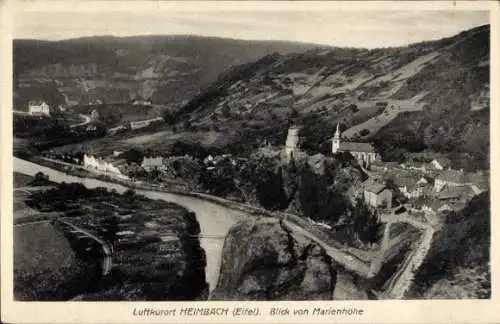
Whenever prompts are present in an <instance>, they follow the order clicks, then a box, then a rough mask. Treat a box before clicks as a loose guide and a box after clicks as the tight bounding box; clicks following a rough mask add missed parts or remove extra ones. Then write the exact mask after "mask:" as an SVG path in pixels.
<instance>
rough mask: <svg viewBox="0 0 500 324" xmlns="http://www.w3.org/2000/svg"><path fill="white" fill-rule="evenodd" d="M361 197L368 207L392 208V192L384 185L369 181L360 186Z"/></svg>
mask: <svg viewBox="0 0 500 324" xmlns="http://www.w3.org/2000/svg"><path fill="white" fill-rule="evenodd" d="M362 187H363V197H364V199H365V202H366V203H367V204H368V206H371V207H374V208H379V207H384V208H387V209H390V208H391V207H392V191H391V190H389V189H388V188H387V187H386V185H385V184H383V183H380V182H378V181H376V180H373V179H369V180H367V181H365V182H364V183H363V184H362Z"/></svg>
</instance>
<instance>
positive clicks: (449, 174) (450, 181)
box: [434, 170, 467, 192]
mask: <svg viewBox="0 0 500 324" xmlns="http://www.w3.org/2000/svg"><path fill="white" fill-rule="evenodd" d="M466 183H467V179H466V177H465V174H464V173H463V172H462V171H456V170H444V171H443V172H441V173H440V174H439V175H438V176H437V177H436V180H435V181H434V189H435V190H436V192H440V191H441V190H443V188H444V187H445V186H448V187H456V186H460V185H463V184H466Z"/></svg>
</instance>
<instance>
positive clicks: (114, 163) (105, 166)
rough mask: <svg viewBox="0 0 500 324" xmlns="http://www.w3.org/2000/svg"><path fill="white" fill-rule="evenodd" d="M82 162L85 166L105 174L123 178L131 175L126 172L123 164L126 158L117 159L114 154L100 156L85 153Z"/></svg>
mask: <svg viewBox="0 0 500 324" xmlns="http://www.w3.org/2000/svg"><path fill="white" fill-rule="evenodd" d="M82 164H83V166H84V167H85V168H88V169H91V170H93V171H97V172H99V173H102V174H105V175H112V176H116V177H118V178H121V179H129V177H128V176H127V175H125V174H124V172H123V168H122V166H123V165H124V164H125V160H123V159H117V158H116V157H114V156H111V157H107V158H99V157H97V156H94V155H90V154H84V155H83V163H82Z"/></svg>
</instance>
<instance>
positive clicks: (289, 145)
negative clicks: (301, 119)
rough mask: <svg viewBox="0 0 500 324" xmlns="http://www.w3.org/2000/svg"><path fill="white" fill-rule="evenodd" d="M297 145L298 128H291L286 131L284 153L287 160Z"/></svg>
mask: <svg viewBox="0 0 500 324" xmlns="http://www.w3.org/2000/svg"><path fill="white" fill-rule="evenodd" d="M298 143H299V128H298V127H297V126H292V127H290V129H288V135H287V137H286V144H285V153H286V156H287V157H288V158H290V157H291V156H292V153H293V151H294V150H295V149H296V148H297V144H298Z"/></svg>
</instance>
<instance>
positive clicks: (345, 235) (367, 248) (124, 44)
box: [14, 25, 491, 300]
mask: <svg viewBox="0 0 500 324" xmlns="http://www.w3.org/2000/svg"><path fill="white" fill-rule="evenodd" d="M194 40H196V41H194ZM207 44H210V45H207ZM248 44H249V43H247V42H243V41H234V40H226V39H211V38H207V39H205V38H196V37H195V38H191V37H180V36H179V37H174V36H172V37H159V36H158V37H146V36H144V37H137V38H135V37H131V38H113V37H111V38H106V37H104V38H102V37H101V38H99V37H98V38H84V39H75V40H68V41H63V42H45V43H44V42H38V41H26V40H24V41H19V42H17V43H16V42H15V43H14V45H15V46H14V47H15V49H14V50H15V58H16V59H15V62H14V63H15V76H16V87H15V89H14V103H15V107H16V110H18V111H25V112H24V113H22V114H19V113H18V115H17V116H16V120H15V124H14V136H15V141H14V152H15V155H16V156H17V158H16V161H15V170H16V168H18V171H19V172H22V173H28V174H30V175H34V174H35V171H37V170H42V169H43V170H45V171H44V172H47V174H50V175H51V177H50V180H52V181H56V180H54V178H57V179H58V180H57V181H56V182H64V181H67V180H70V181H71V182H78V183H82V184H83V185H84V186H85V187H87V189H85V190H90V188H96V187H100V186H103V187H106V188H108V189H115V190H118V192H120V193H121V192H126V190H127V189H131V188H133V189H134V190H135V191H134V192H133V193H134V194H133V195H132V197H133V199H132V198H131V197H129V195H130V192H128V194H126V193H124V194H116V193H114V192H113V191H111V193H110V192H108V191H107V192H106V193H104V192H102V193H98V194H95V195H93V194H90V193H88V194H89V195H90V196H89V197H91V198H89V201H88V204H90V205H92V208H91V209H92V210H97V212H96V211H92V212H88V213H87V212H85V213H86V215H87V216H81V215H80V216H78V217H72V218H71V222H72V224H77V225H75V226H80V225H82V224H87V225H88V224H89V222H90V223H92V222H94V223H95V222H97V223H99V222H98V219H95V216H96V213H97V214H99V210H100V209H101V207H102V206H101V202H102V201H103V200H106V199H107V200H113V199H116V204H117V206H118V205H119V208H118V207H117V208H118V209H120V208H121V209H123V208H125V209H126V214H130V215H132V216H131V217H132V218H134V217H139V218H140V219H138V220H137V222H135V223H134V222H132V223H134V224H129V222H128V221H118V224H119V225H120V226H122V227H124V228H125V227H126V231H125V232H128V231H131V232H132V233H135V234H133V235H136V236H137V237H139V238H143V236H145V237H147V238H148V239H150V238H151V237H154V238H155V239H157V237H163V236H169V237H170V236H172V237H177V239H179V240H181V242H180V243H179V244H181V245H182V248H179V247H178V246H177V247H176V249H177V250H179V249H180V250H182V251H183V252H182V251H181V252H182V253H184V254H183V258H184V259H183V260H184V261H186V260H191V259H192V260H191V261H186V264H184V263H183V267H181V268H182V269H177V268H175V267H174V266H173V265H172V264H170V265H169V266H165V265H164V264H162V263H161V262H159V261H158V263H154V266H155V267H156V266H157V267H158V269H160V270H161V271H164V270H165V271H166V272H165V273H163V272H162V273H163V275H165V278H167V277H168V279H165V278H163V277H161V275H159V276H156V277H154V278H153V279H154V280H156V281H154V280H153V279H152V280H153V282H156V283H158V284H159V283H160V282H162V280H167V281H168V282H171V280H172V276H173V275H172V274H171V273H170V272H172V273H174V272H175V271H177V272H175V273H176V275H177V276H180V274H179V273H180V272H182V271H185V272H182V275H184V274H185V275H186V276H185V277H183V279H182V280H185V282H186V284H187V282H188V281H189V280H190V279H189V278H190V276H191V275H193V273H194V272H200V273H201V271H203V272H204V274H205V276H206V282H207V283H208V287H209V288H206V289H205V288H203V287H202V288H200V291H196V292H194V291H193V294H192V295H189V296H188V295H182V293H181V292H179V290H178V289H179V287H177V286H175V284H172V287H173V288H172V290H171V291H169V290H168V289H167V288H168V287H170V286H168V287H167V288H165V289H164V290H162V291H158V290H155V289H156V288H155V287H153V286H154V285H149V286H148V285H144V286H143V279H144V278H143V279H138V280H137V282H132V283H130V282H129V281H127V278H128V277H129V276H130V277H132V278H135V276H138V277H141V276H142V275H141V274H140V273H139V272H140V271H139V270H137V271H138V272H137V273H135V272H134V271H132V270H131V269H130V268H128V267H129V266H130V267H132V266H131V265H132V264H134V262H135V261H130V262H129V261H127V260H126V259H127V258H130V260H139V261H137V262H139V263H140V262H142V263H141V264H142V265H144V267H146V264H147V263H148V262H146V261H144V260H149V259H148V258H150V257H153V258H154V256H158V255H160V254H161V253H159V252H158V251H159V250H158V251H156V250H154V249H160V250H161V248H162V247H161V246H162V245H161V244H163V243H160V244H159V245H158V244H156V243H158V242H156V241H154V242H153V243H151V242H149V241H148V242H149V243H151V244H153V245H152V246H149V245H146V246H142V245H140V244H139V245H140V246H138V247H133V248H132V249H129V250H127V249H128V248H123V249H124V250H123V251H121V252H118V251H115V252H114V255H117V254H118V255H120V258H122V259H120V260H121V261H120V262H122V264H119V265H118V267H117V268H115V270H116V269H118V270H117V271H118V272H119V273H122V272H123V271H125V272H126V275H124V277H120V278H121V279H120V278H118V279H116V278H115V277H113V278H112V279H110V280H111V283H106V284H105V286H100V287H101V288H99V289H101V290H103V291H104V290H106V289H108V288H109V287H111V288H109V291H107V292H106V293H105V295H106V296H108V297H107V298H111V299H113V298H120V299H125V300H134V298H140V299H144V300H150V299H158V300H162V298H163V299H166V300H169V298H172V299H176V298H181V299H182V298H184V299H186V300H190V299H193V298H194V299H207V298H211V299H214V300H281V299H287V298H289V299H292V300H314V299H318V300H323V299H337V300H342V299H408V298H428V296H438V295H439V294H441V295H440V296H443V295H444V296H445V298H446V296H448V297H449V296H454V294H455V295H456V294H458V293H453V292H452V291H450V292H449V294H448V291H446V289H447V288H443V287H446V286H445V285H446V284H450V283H449V282H448V281H447V280H462V279H457V278H462V277H463V273H469V272H474V273H476V272H477V277H478V278H481V285H480V286H479V285H473V286H474V287H473V288H472V289H473V290H474V291H473V292H472V293H471V295H473V296H476V297H477V298H489V296H490V294H491V291H490V290H488V289H491V287H489V288H488V287H486V286H487V282H488V280H489V268H488V267H487V266H485V263H487V262H489V261H488V260H489V256H486V253H483V252H481V253H477V254H474V256H473V257H472V256H471V259H473V260H477V261H478V263H479V265H478V266H477V267H474V266H472V265H471V263H472V262H471V261H467V264H462V263H460V262H459V261H457V260H455V259H453V257H452V256H451V254H453V253H454V252H453V251H455V250H456V248H457V246H458V245H459V244H461V242H466V241H469V240H471V241H473V242H474V244H477V245H478V249H479V250H480V251H483V250H484V248H485V245H486V244H487V243H486V242H485V241H484V240H478V239H477V236H478V235H479V234H478V233H479V230H478V226H483V227H486V226H489V191H490V171H489V111H490V107H489V100H487V99H489V82H490V81H489V68H490V66H489V63H488V62H489V26H488V25H485V26H480V27H476V28H474V29H471V30H467V31H464V32H461V33H459V34H457V35H455V36H452V37H449V38H444V39H441V40H436V41H427V42H421V43H415V44H410V45H408V46H402V47H394V48H378V49H364V48H338V47H322V46H312V45H310V44H301V43H280V42H255V43H251V46H250V45H248ZM246 48H252V50H251V51H248V52H247V51H246V50H245V49H246ZM202 49H203V50H202ZM28 50H34V51H39V53H40V59H37V60H34V61H31V60H30V56H29V55H27V54H26V53H27V52H28ZM16 51H17V52H16ZM77 52H78V53H77ZM81 53H87V54H88V55H87V56H85V55H82V54H81ZM195 53H196V55H194V54H195ZM187 54H189V55H191V56H189V55H187ZM34 100H37V102H38V100H41V102H42V103H40V104H38V103H36V104H35V103H34ZM44 104H45V105H46V106H49V107H50V112H48V113H47V112H45V110H43V109H42V108H39V107H43V106H44ZM40 114H41V115H43V116H40ZM57 116H59V117H57ZM22 159H25V160H22ZM28 161H31V162H28ZM34 163H36V164H34ZM23 168H27V169H29V171H26V170H24V171H23V170H22V169H23ZM71 185H75V184H71ZM85 187H83V188H85ZM80 189H81V188H80ZM81 190H83V189H81ZM85 190H83V191H82V192H87V191H85ZM92 190H99V189H92ZM92 190H90V191H92ZM90 191H89V192H90ZM47 192H48V193H51V192H52V193H53V191H50V190H48V191H45V193H44V194H45V195H47V194H48V193H47ZM92 192H93V191H92ZM19 194H21V193H19ZM136 194H137V196H136ZM40 195H42V194H40ZM142 195H144V196H142ZM35 196H36V195H35ZM94 196H95V197H94ZM99 196H101V197H99ZM92 197H93V198H92ZM24 198H26V197H24ZM24 198H23V199H24ZM80 198H81V197H80ZM94 198H95V199H94ZM20 199H21V198H20ZM30 199H33V198H30ZM68 199H69V198H68V197H63V198H61V197H56V198H54V197H52V196H51V197H49V198H47V199H46V200H47V201H49V202H54V203H56V202H59V203H60V202H61V201H62V202H63V205H64V204H66V201H67V200H68ZM72 199H73V198H72ZM82 199H83V198H82ZM158 199H159V200H162V201H163V202H161V203H160V202H159V201H158ZM134 201H135V202H136V203H137V202H139V201H140V202H142V203H144V205H145V206H149V204H151V205H152V206H157V207H158V206H160V207H162V208H164V210H167V211H168V212H169V213H170V212H172V213H173V214H176V215H177V214H179V213H180V214H182V215H184V216H182V217H180V218H179V219H177V218H176V221H178V222H181V223H182V225H178V224H173V223H169V222H167V221H166V220H165V219H164V218H165V217H164V216H162V215H160V214H161V213H160V211H158V210H156V209H155V208H156V207H155V208H152V209H148V208H149V207H148V208H146V207H144V208H146V209H147V210H142V207H140V206H139V205H137V204H136V205H134V204H133V202H134ZM78 202H79V203H81V204H83V201H82V200H80V201H78ZM94 203H95V204H94ZM22 204H23V202H22V201H19V204H18V205H19V206H21V205H22ZM56 205H57V204H56ZM132 205H133V206H132ZM96 206H97V207H96ZM472 206H476V207H478V208H477V210H479V212H474V211H473V207H472ZM52 207H54V206H52ZM160 207H158V208H160ZM30 208H31V209H30ZM30 208H21V209H19V210H16V213H18V214H22V213H26V215H27V216H26V217H31V216H30V215H32V214H36V211H34V209H33V208H32V207H30ZM65 208H66V207H65ZM181 211H182V212H181ZM188 211H193V212H194V214H190V212H188ZM80 212H81V211H80ZM147 212H149V214H148V215H147V216H146V213H147ZM85 213H84V214H85ZM106 215H107V214H106ZM106 215H105V216H106ZM110 215H111V214H110ZM110 215H107V216H109V217H111V216H110ZM468 216H470V217H469V218H468ZM44 217H49V216H44ZM93 217H94V218H93ZM52 218H55V219H63V218H64V219H66V218H68V217H67V215H66V216H61V215H59V214H58V215H51V216H50V217H49V219H52ZM167 218H168V217H167ZM134 219H135V218H134ZM160 220H161V222H163V221H164V220H165V222H167V223H168V224H167V223H165V224H163V223H162V224H160V225H159V226H156V225H155V226H153V225H151V223H152V222H153V223H154V222H159V221H160ZM43 221H44V222H45V218H43ZM184 221H185V222H186V224H187V225H186V224H184V223H183V222H184ZM195 223H196V224H195ZM47 224H48V223H47ZM47 224H44V225H43V226H46V225H47ZM214 224H215V225H214ZM478 224H480V225H478ZM87 225H85V226H87ZM47 226H48V225H47ZM82 226H83V225H82ZM103 226H104V225H102V224H101V225H99V224H97V225H95V224H94V227H95V229H97V230H98V229H99V228H101V229H102V227H103ZM127 226H128V227H127ZM164 226H165V227H166V228H164ZM190 226H194V227H190ZM197 226H198V227H199V230H198V232H197V233H195V232H196V230H194V228H196V227H197ZM170 227H172V229H170ZM171 231H174V233H173V234H172V233H171ZM193 231H194V232H193ZM167 232H168V233H170V234H168V235H167V234H165V233H167ZM188 232H189V233H188ZM199 233H202V236H199V237H198V236H197V235H198V234H199ZM186 235H187V236H186ZM139 238H138V240H139ZM191 238H193V239H194V238H196V240H197V239H198V238H199V246H198V245H196V244H197V243H196V240H193V241H195V242H194V243H193V242H191V240H190V239H191ZM183 239H186V240H185V241H182V240H183ZM109 240H110V239H109V238H105V239H104V241H106V242H108V241H109ZM139 241H140V240H139ZM167 241H168V242H167ZM167 241H165V242H167V243H165V244H167V245H168V244H171V242H170V240H167ZM190 242H191V243H193V244H194V245H196V246H194V245H193V246H194V247H193V246H191V245H190V244H191V243H190ZM231 242H232V243H231ZM149 243H148V244H149ZM239 243H241V246H239ZM150 249H153V250H154V251H153V252H151V250H150ZM136 250H137V251H136ZM134 251H135V252H134ZM155 251H156V252H155ZM169 251H170V250H169ZM244 251H249V252H248V253H244ZM67 252H68V251H67ZM68 253H69V252H68ZM187 253H194V254H193V255H188V254H187ZM203 253H204V254H205V256H201V255H202V254H203ZM243 256H244V257H243ZM123 258H125V260H124V259H123ZM434 262H438V263H439V264H441V265H442V266H443V269H441V270H439V269H438V270H436V269H434V268H433V266H432V264H433V263H434ZM262 264H271V265H272V266H270V267H267V268H266V267H263V266H262ZM164 266H165V267H166V268H164ZM190 266H193V268H192V269H191V268H189V267H190ZM451 267H458V268H459V269H460V271H458V272H454V271H452V270H451V269H450V268H451ZM188 268H189V269H188ZM201 268H204V269H203V270H202V269H201ZM124 269H125V270H124ZM141 269H143V268H141ZM231 269H233V270H231ZM160 270H159V271H160ZM432 270H436V272H437V273H436V274H434V275H432V274H431V273H432ZM127 271H129V272H127ZM142 271H146V270H144V269H143V270H142ZM161 271H160V272H161ZM168 271H170V272H168ZM190 271H194V272H190ZM153 272H154V271H153ZM167 272H168V273H167ZM313 274H318V278H317V280H316V279H313V277H314V276H313ZM201 277H203V276H201ZM201 277H200V278H201ZM141 278H142V277H141ZM450 278H452V279H450ZM115 279H116V280H118V281H117V282H120V280H124V282H126V286H127V287H128V288H127V289H130V290H129V291H128V290H127V289H126V290H127V292H124V291H122V290H119V289H118V288H116V289H115V288H113V287H112V286H113V285H114V284H115V283H116V282H115V281H113V280H115ZM200 280H201V281H203V282H199V284H200V285H201V286H203V284H205V279H200ZM443 282H444V283H443ZM122 284H123V283H122ZM106 285H111V286H106ZM159 285H160V284H159ZM459 285H464V287H465V285H469V286H470V283H467V282H465V281H460V283H459ZM118 286H119V285H118ZM118 286H117V287H118ZM146 286H147V287H146ZM201 286H200V287H201ZM420 286H425V289H424V288H419V287H420ZM102 287H105V288H102ZM106 287H107V288H106ZM137 287H139V288H137ZM485 287H486V288H485ZM136 288H137V289H139V290H140V292H137V291H136V295H133V293H132V291H133V290H134V289H136ZM198 288H199V287H198ZM99 289H98V290H99ZM117 289H118V290H117ZM193 289H194V290H196V289H197V288H196V287H194V288H193ZM443 289H444V290H445V291H444V292H443V291H442V290H443ZM463 289H465V288H463ZM129 292H130V294H129ZM209 292H210V293H209ZM459 292H461V293H462V295H464V293H463V290H460V289H459ZM100 293H103V292H102V291H100V292H99V291H98V292H95V294H94V293H93V294H91V295H89V296H87V297H85V296H84V297H81V296H80V297H79V298H82V299H83V300H86V299H85V298H89V299H90V300H92V299H93V298H101V297H100V295H99V294H100ZM177 294H180V295H177ZM117 296H119V297H117ZM450 298H451V297H450Z"/></svg>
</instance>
